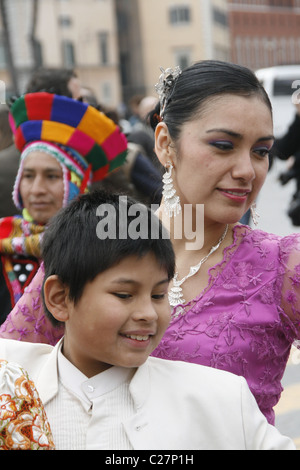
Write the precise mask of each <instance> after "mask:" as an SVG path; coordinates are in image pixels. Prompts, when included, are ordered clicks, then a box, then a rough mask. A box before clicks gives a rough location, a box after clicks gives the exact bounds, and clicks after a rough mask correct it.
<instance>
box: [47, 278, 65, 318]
mask: <svg viewBox="0 0 300 470" xmlns="http://www.w3.org/2000/svg"><path fill="white" fill-rule="evenodd" d="M67 297H68V289H67V288H66V286H64V284H63V283H62V282H61V280H60V279H59V278H58V276H56V275H52V276H49V277H48V278H47V279H46V281H45V283H44V300H45V304H46V307H47V309H48V310H49V312H50V313H51V314H52V315H53V317H54V318H55V319H56V320H58V321H60V322H65V321H67V320H68V318H69V310H68V302H67Z"/></svg>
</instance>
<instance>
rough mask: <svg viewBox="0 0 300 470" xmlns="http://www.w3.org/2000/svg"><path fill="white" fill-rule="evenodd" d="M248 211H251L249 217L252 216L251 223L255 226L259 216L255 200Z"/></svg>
mask: <svg viewBox="0 0 300 470" xmlns="http://www.w3.org/2000/svg"><path fill="white" fill-rule="evenodd" d="M250 211H251V217H252V220H253V223H254V225H255V226H257V225H258V219H259V217H260V216H259V214H258V213H257V211H256V203H255V202H254V203H253V204H252V206H251V207H250Z"/></svg>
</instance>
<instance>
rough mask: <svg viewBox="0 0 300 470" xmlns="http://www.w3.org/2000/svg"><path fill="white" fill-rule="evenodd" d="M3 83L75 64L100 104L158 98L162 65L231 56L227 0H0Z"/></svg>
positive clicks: (18, 84) (20, 83) (16, 85)
mask: <svg viewBox="0 0 300 470" xmlns="http://www.w3.org/2000/svg"><path fill="white" fill-rule="evenodd" d="M0 7H1V8H0V16H1V18H0V19H1V23H0V24H1V26H0V80H3V81H4V82H5V83H6V84H7V89H8V91H9V90H16V89H17V91H19V92H22V91H23V90H24V86H25V84H26V82H27V81H28V78H29V76H30V74H31V72H32V70H33V69H34V68H36V67H37V66H38V65H43V66H45V67H62V66H63V67H70V68H74V69H75V70H76V72H77V73H78V75H79V77H80V79H81V81H82V83H83V84H84V85H86V86H89V87H91V88H92V89H93V90H94V91H95V93H96V96H97V98H98V100H99V101H100V102H101V103H103V104H105V105H108V106H111V107H113V106H117V105H119V104H120V103H121V102H122V101H125V102H127V101H128V99H129V98H130V97H131V96H132V95H134V94H137V93H142V94H153V93H154V85H155V83H156V82H157V79H158V75H159V68H160V67H161V66H162V67H164V68H166V67H170V66H171V67H173V66H175V65H180V66H181V67H185V66H187V65H189V64H190V63H192V62H194V61H196V60H200V59H205V58H219V59H225V60H226V59H229V58H230V35H229V27H228V24H229V23H228V15H227V0H164V1H161V0H0Z"/></svg>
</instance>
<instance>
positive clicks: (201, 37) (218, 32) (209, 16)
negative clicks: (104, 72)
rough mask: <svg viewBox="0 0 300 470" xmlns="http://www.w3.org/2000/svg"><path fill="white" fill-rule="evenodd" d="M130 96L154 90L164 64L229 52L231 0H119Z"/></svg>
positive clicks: (125, 90)
mask: <svg viewBox="0 0 300 470" xmlns="http://www.w3.org/2000/svg"><path fill="white" fill-rule="evenodd" d="M116 8H117V17H118V31H119V48H120V66H121V71H122V86H123V96H124V99H125V101H126V100H127V99H128V97H129V96H131V95H132V94H133V93H143V94H146V95H148V94H150V95H151V94H153V93H154V87H153V85H154V84H155V83H156V82H157V79H158V76H159V73H160V71H159V68H160V67H163V68H167V67H174V66H176V65H180V66H181V67H182V68H184V67H186V66H188V65H190V64H191V63H192V62H195V61H197V60H201V59H212V58H217V59H223V60H228V59H229V58H230V35H229V26H228V15H227V0H164V1H161V0H151V1H149V0H116Z"/></svg>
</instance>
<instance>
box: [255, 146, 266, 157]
mask: <svg viewBox="0 0 300 470" xmlns="http://www.w3.org/2000/svg"><path fill="white" fill-rule="evenodd" d="M253 152H254V153H256V154H257V155H259V156H260V157H268V156H269V155H270V149H269V148H267V147H262V148H256V149H253Z"/></svg>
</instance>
